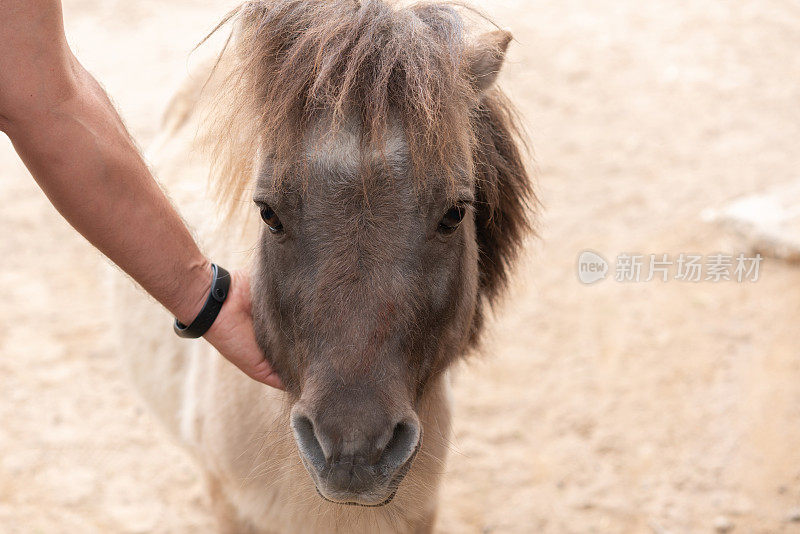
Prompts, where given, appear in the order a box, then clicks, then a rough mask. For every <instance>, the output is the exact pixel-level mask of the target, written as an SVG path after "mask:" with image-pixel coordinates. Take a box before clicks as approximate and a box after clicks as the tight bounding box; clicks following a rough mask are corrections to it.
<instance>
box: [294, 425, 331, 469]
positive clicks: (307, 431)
mask: <svg viewBox="0 0 800 534" xmlns="http://www.w3.org/2000/svg"><path fill="white" fill-rule="evenodd" d="M292 431H293V432H294V438H295V440H297V446H298V448H299V449H300V452H301V453H302V454H303V456H305V457H306V460H308V461H309V462H311V464H312V465H313V466H314V468H315V469H316V470H317V471H322V469H323V468H324V467H325V452H324V451H323V450H322V446H321V445H320V444H319V441H318V440H317V437H316V435H314V423H312V422H311V419H309V418H308V417H306V416H305V415H299V414H298V415H295V416H294V417H292Z"/></svg>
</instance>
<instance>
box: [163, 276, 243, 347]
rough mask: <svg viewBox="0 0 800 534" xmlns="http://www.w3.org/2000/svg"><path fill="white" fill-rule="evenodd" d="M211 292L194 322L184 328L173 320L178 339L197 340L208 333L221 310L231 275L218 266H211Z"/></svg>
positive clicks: (229, 285) (180, 323)
mask: <svg viewBox="0 0 800 534" xmlns="http://www.w3.org/2000/svg"><path fill="white" fill-rule="evenodd" d="M211 272H212V274H211V291H210V292H209V293H208V298H207V299H206V303H205V304H203V309H202V310H200V313H198V314H197V317H195V318H194V321H192V322H191V324H189V326H186V325H185V324H183V323H182V322H180V321H179V320H178V319H175V324H174V325H173V328H174V330H175V333H176V334H178V335H179V336H180V337H185V338H198V337H200V336H202V335H203V334H205V333H206V332H208V329H209V328H211V325H212V324H214V320H215V319H216V318H217V315H219V310H221V309H222V304H223V303H224V302H225V298H226V297H227V296H228V289H230V287H231V273H229V272H228V271H226V270H225V269H223V268H222V267H220V266H218V265H217V264H216V263H212V264H211Z"/></svg>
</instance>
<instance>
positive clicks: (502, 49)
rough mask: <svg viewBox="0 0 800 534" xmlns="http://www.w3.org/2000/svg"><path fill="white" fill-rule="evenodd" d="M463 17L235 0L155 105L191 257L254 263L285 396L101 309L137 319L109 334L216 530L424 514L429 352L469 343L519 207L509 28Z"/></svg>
mask: <svg viewBox="0 0 800 534" xmlns="http://www.w3.org/2000/svg"><path fill="white" fill-rule="evenodd" d="M472 13H473V11H471V10H469V9H466V8H465V7H463V6H455V5H450V4H443V3H435V2H434V3H419V4H413V5H410V6H398V5H394V4H392V3H389V2H386V1H384V0H364V1H362V2H358V1H354V0H252V1H247V2H245V3H243V4H241V5H240V6H239V7H238V8H236V9H235V10H233V11H231V12H230V13H228V15H227V16H226V17H225V18H224V19H223V21H222V22H221V23H220V25H219V26H218V27H217V29H215V33H218V32H219V31H220V29H221V28H223V27H230V28H231V33H230V36H229V37H228V40H227V42H226V43H225V45H224V46H223V47H222V51H221V52H220V53H219V55H218V56H217V57H216V59H215V60H214V61H211V62H210V63H207V64H205V65H204V66H203V67H202V68H200V69H198V73H196V74H194V75H192V76H190V77H189V79H188V80H187V81H186V82H185V83H184V85H183V86H182V88H181V89H180V90H179V91H178V93H177V94H176V95H175V96H174V97H173V99H172V101H171V103H170V104H169V106H168V109H167V112H166V114H165V119H164V123H163V125H162V130H161V134H160V137H159V139H158V141H157V143H156V144H155V146H154V149H153V150H152V151H151V152H150V153H149V155H148V157H149V159H150V160H151V161H153V163H154V168H155V171H156V172H155V173H156V175H157V176H159V177H160V180H161V181H162V184H163V186H164V188H165V189H166V190H167V191H168V192H169V194H170V195H171V196H172V198H173V199H174V201H175V202H176V203H177V205H178V206H179V208H180V209H181V211H182V213H184V215H185V217H186V218H187V222H188V223H189V225H190V227H192V228H193V229H194V230H195V232H196V237H197V239H198V242H200V243H201V244H202V246H203V247H204V248H205V250H206V252H207V254H209V257H212V258H214V259H215V261H217V262H219V263H221V264H223V265H226V266H234V267H235V266H237V265H247V264H249V266H250V269H251V287H250V291H251V295H252V314H253V323H254V328H255V333H256V338H257V340H258V343H259V346H260V347H261V348H262V349H263V351H264V354H265V355H266V357H267V359H268V361H269V363H270V364H271V365H272V367H273V368H274V369H275V370H276V371H277V373H278V374H279V376H280V377H281V379H282V381H283V383H284V384H285V391H278V390H273V389H270V388H267V387H266V386H263V385H261V384H258V383H256V382H254V381H251V380H250V379H249V378H247V377H246V376H245V375H244V374H242V373H241V372H239V371H238V370H236V369H235V368H234V367H233V366H232V365H231V364H229V363H228V362H227V361H225V360H223V359H222V358H219V357H218V355H216V354H215V353H214V351H213V349H212V348H211V347H210V346H208V345H207V344H204V343H188V342H186V341H185V340H180V339H178V338H177V337H175V336H174V335H173V334H172V333H171V332H169V330H168V329H167V328H165V326H164V325H165V324H167V319H166V317H165V314H164V312H163V311H158V310H157V309H156V308H157V306H156V305H155V304H154V303H153V302H150V301H148V300H147V299H143V298H142V296H141V293H140V292H138V291H136V290H135V289H133V288H132V287H130V286H131V285H130V284H121V285H120V287H119V288H118V290H117V295H118V301H117V304H116V306H117V308H116V309H118V310H120V311H121V312H122V310H124V313H125V315H126V317H128V320H127V321H126V324H128V325H130V324H136V325H137V328H135V329H134V328H130V327H128V328H126V329H125V330H123V331H121V332H119V336H118V338H119V339H120V340H121V343H120V352H121V353H122V354H123V355H124V358H125V361H126V363H127V367H128V369H129V370H130V373H131V376H132V378H133V380H134V382H135V384H136V385H137V387H138V389H139V391H140V392H141V393H142V395H143V397H144V398H145V400H146V402H147V403H148V404H149V405H150V407H151V408H152V410H153V411H154V412H155V413H156V414H157V415H158V416H159V418H160V419H161V421H162V422H163V423H164V425H165V426H166V428H167V429H168V431H169V432H170V434H171V435H172V436H173V437H174V438H175V439H176V440H177V441H178V443H180V445H181V446H182V447H184V448H185V449H187V450H188V451H189V452H190V453H191V454H192V455H193V456H194V457H195V458H196V459H197V462H198V464H199V465H200V467H201V469H202V472H203V473H204V476H205V478H206V481H207V484H208V489H209V493H210V495H211V503H212V506H213V508H214V511H215V514H216V516H217V518H218V520H219V524H220V528H221V530H222V531H224V532H253V533H267V532H292V533H302V532H315V533H316V532H331V533H334V532H348V533H358V532H387V533H392V532H398V533H399V532H430V531H431V530H432V528H433V525H434V522H435V517H436V509H437V492H438V486H439V482H440V479H441V476H442V473H443V471H444V467H445V460H446V455H447V449H448V440H449V435H450V425H451V415H450V402H449V399H448V381H449V378H448V369H449V368H450V367H451V366H452V365H453V363H454V362H456V361H458V360H459V359H462V358H464V357H465V356H467V355H468V354H470V353H472V352H474V349H475V348H476V347H477V346H478V344H479V341H480V337H481V333H482V330H483V322H484V321H483V318H484V316H485V314H486V310H487V308H488V307H489V306H491V305H492V304H493V303H495V302H497V300H498V298H499V296H500V295H501V293H502V289H503V287H504V286H505V283H506V281H507V280H508V277H509V272H510V269H511V268H512V266H513V264H514V261H515V259H516V258H517V255H518V251H519V249H520V247H521V244H522V242H523V240H524V239H525V237H526V236H527V235H528V234H529V233H531V232H532V223H531V215H532V212H533V209H532V208H533V207H534V205H535V203H536V199H535V196H534V193H533V187H532V183H531V179H530V176H529V173H528V171H527V169H526V165H525V142H524V136H523V135H522V133H521V129H520V127H519V126H518V124H519V122H518V119H517V115H516V113H515V111H514V108H513V106H512V105H511V104H510V102H509V101H508V99H507V98H506V97H505V96H504V94H503V92H502V91H501V90H500V89H499V88H498V87H497V86H496V83H495V82H496V78H497V75H498V72H499V71H500V68H501V66H502V64H503V61H504V58H505V53H506V50H507V47H508V45H509V43H510V41H511V39H512V36H511V34H510V33H509V32H507V31H503V30H499V29H494V30H491V31H487V32H484V33H480V34H478V35H474V34H473V32H471V31H470V29H469V27H468V26H469V24H468V22H469V20H468V17H469V16H471V14H472ZM197 132H200V134H199V135H198V134H197ZM209 169H210V171H211V177H212V182H211V187H210V188H208V187H206V184H205V183H203V181H202V180H198V178H197V177H198V176H201V175H203V174H208V172H209Z"/></svg>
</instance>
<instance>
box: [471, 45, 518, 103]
mask: <svg viewBox="0 0 800 534" xmlns="http://www.w3.org/2000/svg"><path fill="white" fill-rule="evenodd" d="M512 38H513V36H512V35H511V32H508V31H505V30H495V31H491V32H487V33H484V34H481V35H479V36H478V38H477V39H476V40H475V43H473V45H472V47H471V48H470V51H469V53H468V58H467V61H468V65H469V67H468V68H469V76H470V78H471V79H472V83H474V84H475V87H476V88H477V89H478V90H479V91H481V92H483V91H486V90H487V89H489V88H490V87H491V86H492V85H494V82H495V80H497V75H498V74H499V73H500V69H501V68H502V66H503V60H504V59H505V58H506V50H507V49H508V43H510V42H511V39H512Z"/></svg>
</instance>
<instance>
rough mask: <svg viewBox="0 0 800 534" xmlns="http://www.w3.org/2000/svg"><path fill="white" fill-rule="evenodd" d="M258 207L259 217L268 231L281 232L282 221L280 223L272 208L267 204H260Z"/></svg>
mask: <svg viewBox="0 0 800 534" xmlns="http://www.w3.org/2000/svg"><path fill="white" fill-rule="evenodd" d="M259 208H260V209H261V218H262V219H263V220H264V222H265V223H266V224H267V228H269V231H270V232H272V233H273V234H279V233H281V232H283V223H281V220H280V219H279V218H278V216H277V215H275V212H274V211H273V210H272V208H270V207H269V206H268V205H267V204H261V205H260V206H259Z"/></svg>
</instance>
